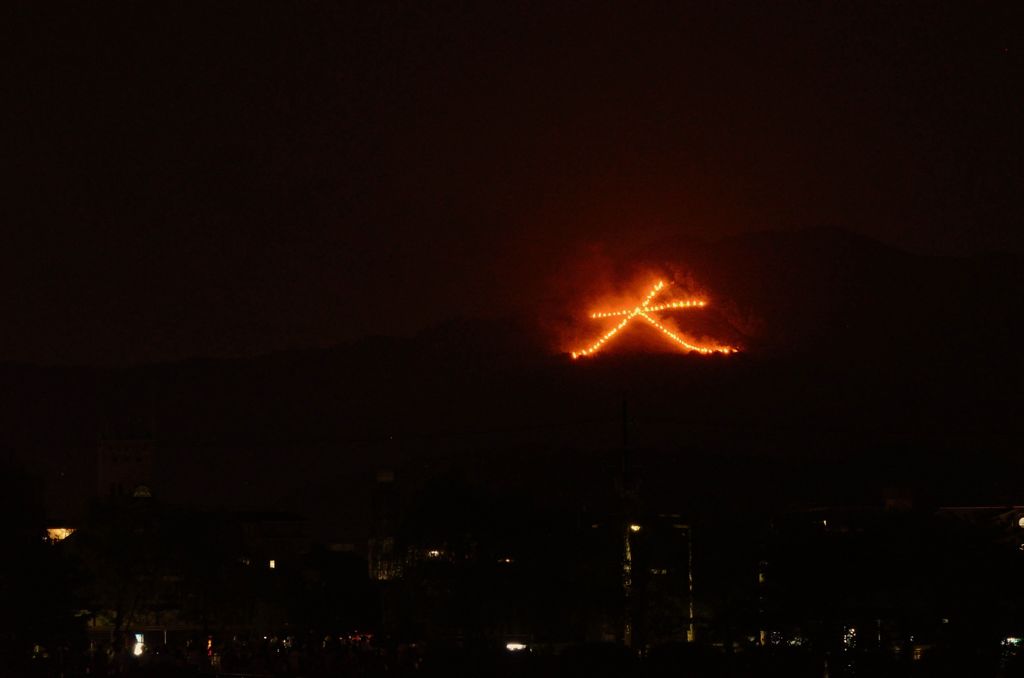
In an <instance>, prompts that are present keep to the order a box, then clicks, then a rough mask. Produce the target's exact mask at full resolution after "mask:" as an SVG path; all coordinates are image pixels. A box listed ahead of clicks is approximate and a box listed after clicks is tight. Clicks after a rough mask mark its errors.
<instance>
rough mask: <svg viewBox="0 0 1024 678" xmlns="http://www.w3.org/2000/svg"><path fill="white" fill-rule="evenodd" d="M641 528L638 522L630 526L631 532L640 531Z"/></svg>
mask: <svg viewBox="0 0 1024 678" xmlns="http://www.w3.org/2000/svg"><path fill="white" fill-rule="evenodd" d="M640 529H641V528H640V526H639V525H637V524H636V523H633V524H632V525H630V526H629V531H630V532H639V531H640Z"/></svg>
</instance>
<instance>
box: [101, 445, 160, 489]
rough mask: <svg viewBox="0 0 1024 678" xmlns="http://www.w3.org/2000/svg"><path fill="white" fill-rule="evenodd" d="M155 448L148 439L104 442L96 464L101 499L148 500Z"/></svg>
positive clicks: (151, 484)
mask: <svg viewBox="0 0 1024 678" xmlns="http://www.w3.org/2000/svg"><path fill="white" fill-rule="evenodd" d="M154 452H155V445H154V444H153V440H152V439H149V438H137V439H135V438H133V439H124V440H103V441H101V442H100V444H99V449H98V457H97V464H96V494H97V496H99V497H149V496H151V495H152V487H153V479H154V478H153V457H154Z"/></svg>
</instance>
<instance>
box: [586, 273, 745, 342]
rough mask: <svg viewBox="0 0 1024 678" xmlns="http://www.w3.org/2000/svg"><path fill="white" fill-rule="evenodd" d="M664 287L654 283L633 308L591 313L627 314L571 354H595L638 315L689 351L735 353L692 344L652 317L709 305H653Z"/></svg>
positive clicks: (600, 315) (694, 302)
mask: <svg viewBox="0 0 1024 678" xmlns="http://www.w3.org/2000/svg"><path fill="white" fill-rule="evenodd" d="M664 288H665V283H664V281H662V280H659V281H658V282H657V283H656V284H655V285H654V287H652V288H651V290H650V291H649V292H648V293H647V296H646V297H645V298H644V300H643V303H641V304H640V305H639V306H635V307H634V308H632V309H624V310H621V311H603V312H597V313H591V314H590V317H591V318H594V319H598V318H612V317H620V316H625V318H623V320H622V321H621V322H619V323H618V324H617V325H615V327H613V328H612V329H610V330H609V331H608V332H606V333H605V334H604V336H602V337H601V338H600V339H598V340H597V341H595V342H594V343H593V344H591V345H590V346H588V347H587V348H583V349H580V350H579V351H573V352H572V353H571V354H570V355H572V357H573V360H575V359H576V358H579V357H585V356H590V355H593V354H594V353H596V352H597V351H599V350H600V349H601V347H602V346H604V345H605V344H606V343H608V341H609V340H610V339H611V338H612V337H614V336H615V335H616V334H618V332H619V331H620V330H622V329H623V328H624V327H625V326H626V325H628V324H629V323H630V321H631V320H633V318H636V317H638V316H639V317H641V318H643V319H644V320H646V321H647V322H648V323H650V324H651V325H652V326H654V327H655V328H656V329H658V330H659V331H660V332H661V333H662V334H664V335H665V337H667V338H668V339H670V340H671V341H673V342H675V343H676V344H678V345H679V346H682V347H683V348H685V349H687V350H689V351H696V352H698V353H702V354H704V355H707V354H709V353H735V352H736V349H735V348H732V347H730V346H714V347H712V346H698V345H696V344H691V343H690V342H688V341H686V340H684V339H683V338H682V337H680V336H679V335H677V334H675V333H674V332H672V330H670V329H668V328H667V327H665V326H664V325H662V324H661V323H659V322H658V321H657V320H655V319H654V318H653V317H651V316H650V315H649V313H653V312H655V311H667V310H673V309H685V308H703V307H704V306H707V302H706V301H703V300H685V301H669V302H666V303H663V304H657V305H654V306H652V305H651V302H652V301H653V300H654V297H656V296H657V295H658V293H659V292H661V290H663V289H664Z"/></svg>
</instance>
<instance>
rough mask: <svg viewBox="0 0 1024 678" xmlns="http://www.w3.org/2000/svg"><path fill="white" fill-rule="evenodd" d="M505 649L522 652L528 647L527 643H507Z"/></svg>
mask: <svg viewBox="0 0 1024 678" xmlns="http://www.w3.org/2000/svg"><path fill="white" fill-rule="evenodd" d="M505 649H506V650H508V651H509V652H522V651H523V650H525V649H526V644H525V643H505Z"/></svg>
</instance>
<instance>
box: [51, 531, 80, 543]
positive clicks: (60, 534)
mask: <svg viewBox="0 0 1024 678" xmlns="http://www.w3.org/2000/svg"><path fill="white" fill-rule="evenodd" d="M74 531H75V528H73V527H48V528H46V538H47V540H49V541H50V542H53V543H57V542H59V541H63V540H65V539H67V538H68V537H70V536H71V535H72V533H73V532H74Z"/></svg>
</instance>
